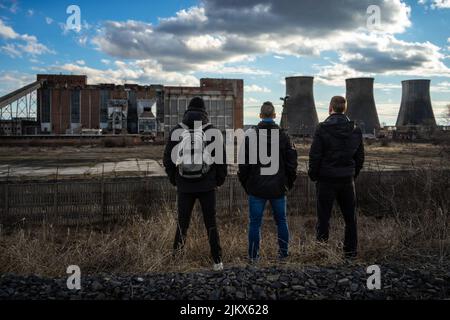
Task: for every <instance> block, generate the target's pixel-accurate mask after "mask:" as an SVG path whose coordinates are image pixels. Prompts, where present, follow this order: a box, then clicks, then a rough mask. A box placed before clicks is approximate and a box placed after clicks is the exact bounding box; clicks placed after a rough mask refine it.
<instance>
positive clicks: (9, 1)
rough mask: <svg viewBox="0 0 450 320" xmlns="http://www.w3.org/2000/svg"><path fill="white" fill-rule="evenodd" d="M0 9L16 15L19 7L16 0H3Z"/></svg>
mask: <svg viewBox="0 0 450 320" xmlns="http://www.w3.org/2000/svg"><path fill="white" fill-rule="evenodd" d="M0 9H5V10H8V11H9V12H11V13H14V14H16V13H17V11H19V5H18V3H17V0H3V1H1V2H0Z"/></svg>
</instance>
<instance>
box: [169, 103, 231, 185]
mask: <svg viewBox="0 0 450 320" xmlns="http://www.w3.org/2000/svg"><path fill="white" fill-rule="evenodd" d="M195 121H201V122H202V124H207V123H208V121H209V120H208V115H207V113H206V112H205V111H204V110H201V109H189V110H188V111H186V113H185V114H184V118H183V124H185V125H187V126H188V127H189V128H191V129H193V128H194V122H195ZM181 128H182V127H181V126H180V125H179V124H178V125H176V126H175V127H174V128H173V129H172V130H171V132H170V135H169V139H168V141H167V144H166V148H165V151H164V159H163V164H164V168H165V170H166V173H167V176H168V177H169V180H170V183H171V184H172V185H174V186H176V187H177V190H178V192H181V193H197V192H208V191H212V190H214V189H215V188H216V187H220V186H221V185H223V184H224V182H225V178H226V176H227V164H226V159H225V145H224V151H223V154H224V161H223V164H216V163H214V164H212V165H211V168H210V170H209V172H208V173H207V174H206V175H205V176H204V177H202V178H201V179H186V178H184V177H181V176H180V174H179V172H178V168H177V167H176V165H175V163H173V162H172V159H171V154H172V150H173V148H174V147H175V146H176V145H177V144H178V143H179V141H172V139H171V137H172V133H173V132H174V131H175V130H177V129H181ZM206 129H214V127H213V126H212V125H210V126H208V127H207V128H206ZM213 141H214V140H213ZM213 141H211V142H208V144H210V143H212V142H213ZM212 156H213V157H214V156H215V155H214V153H213V154H212Z"/></svg>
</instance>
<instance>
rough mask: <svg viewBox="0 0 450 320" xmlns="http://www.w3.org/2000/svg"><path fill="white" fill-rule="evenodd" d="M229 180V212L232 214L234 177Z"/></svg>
mask: <svg viewBox="0 0 450 320" xmlns="http://www.w3.org/2000/svg"><path fill="white" fill-rule="evenodd" d="M228 181H229V185H230V186H229V191H230V194H229V197H228V198H229V199H228V200H229V201H228V210H229V211H228V212H229V215H231V214H232V212H233V193H234V189H233V187H234V177H233V178H232V179H228Z"/></svg>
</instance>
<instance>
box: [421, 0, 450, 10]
mask: <svg viewBox="0 0 450 320" xmlns="http://www.w3.org/2000/svg"><path fill="white" fill-rule="evenodd" d="M419 3H420V4H422V5H425V6H426V7H427V8H428V7H431V8H432V9H450V0H419Z"/></svg>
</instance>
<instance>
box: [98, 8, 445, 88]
mask: <svg viewBox="0 0 450 320" xmlns="http://www.w3.org/2000/svg"><path fill="white" fill-rule="evenodd" d="M344 2H345V3H341V2H339V3H337V2H336V1H331V0H324V1H321V2H320V3H312V2H311V3H309V2H306V1H299V2H292V1H288V0H277V1H275V0H253V1H244V2H239V3H238V2H233V3H228V2H222V1H219V0H204V1H202V5H201V6H195V7H191V8H190V9H187V10H181V11H179V12H178V13H177V14H176V15H175V16H173V17H170V18H163V19H160V20H159V24H158V25H153V24H150V23H145V22H141V21H132V20H129V21H125V22H120V21H108V22H106V23H104V24H103V27H102V28H101V31H100V33H99V34H98V35H97V36H95V37H94V39H93V43H94V44H95V45H96V46H97V47H98V49H99V50H100V51H102V52H104V53H106V54H108V55H110V56H113V57H117V58H118V59H140V60H142V59H155V60H157V61H158V62H159V63H160V64H161V65H162V66H163V68H164V69H165V70H170V71H176V72H205V71H207V72H215V73H221V74H227V73H229V74H253V75H264V74H270V73H269V72H267V71H265V70H254V69H252V68H249V67H246V66H239V67H237V66H236V64H237V63H242V62H243V61H251V60H252V59H255V57H258V56H263V55H267V54H271V55H273V57H274V58H275V59H283V57H284V56H295V57H302V56H317V57H320V56H321V54H322V53H324V52H336V53H337V54H338V57H339V61H336V62H332V64H331V65H329V66H325V67H323V69H324V70H323V71H322V74H321V75H322V76H323V77H322V79H321V80H322V81H323V82H327V83H328V84H332V83H333V85H336V82H334V81H333V79H331V78H332V77H333V75H332V74H331V73H333V72H334V73H336V74H335V75H334V78H336V77H337V76H338V75H339V74H343V75H348V76H358V75H376V74H388V75H391V74H402V75H403V74H407V75H412V74H416V75H417V74H421V75H425V76H431V75H441V76H444V77H447V76H449V75H450V73H449V68H448V67H447V66H446V65H445V64H444V63H443V60H445V58H446V56H445V55H444V54H442V52H441V48H439V47H437V46H435V45H433V44H432V43H430V42H424V43H420V42H406V41H401V40H398V39H397V38H396V36H395V34H397V33H402V32H404V31H405V30H406V29H407V28H408V27H410V26H411V21H410V13H411V9H410V7H409V6H408V5H406V4H405V2H402V1H400V0H391V1H384V0H370V1H369V0H367V1H366V0H358V1H354V0H344ZM368 4H376V5H379V6H380V7H381V9H382V12H383V13H384V15H383V24H382V26H381V28H379V29H378V30H377V31H374V32H371V31H369V30H367V29H366V20H367V13H366V9H367V5H368ZM322 9H323V10H322ZM261 21H264V23H261ZM336 69H340V70H336Z"/></svg>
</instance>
